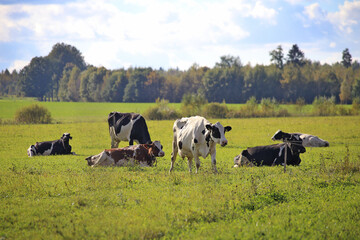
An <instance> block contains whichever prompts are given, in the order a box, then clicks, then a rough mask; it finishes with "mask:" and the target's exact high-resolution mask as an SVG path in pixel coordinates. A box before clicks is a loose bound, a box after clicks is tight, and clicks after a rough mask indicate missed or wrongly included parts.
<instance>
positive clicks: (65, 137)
mask: <svg viewBox="0 0 360 240" xmlns="http://www.w3.org/2000/svg"><path fill="white" fill-rule="evenodd" d="M61 139H62V140H64V141H69V139H72V137H71V136H70V133H64V134H63V135H62V137H61Z"/></svg>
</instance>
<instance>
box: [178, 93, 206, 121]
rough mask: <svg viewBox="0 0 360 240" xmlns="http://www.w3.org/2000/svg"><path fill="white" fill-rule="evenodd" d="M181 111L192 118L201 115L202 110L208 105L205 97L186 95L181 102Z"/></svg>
mask: <svg viewBox="0 0 360 240" xmlns="http://www.w3.org/2000/svg"><path fill="white" fill-rule="evenodd" d="M181 103H182V107H181V111H182V114H183V115H184V116H187V117H190V116H195V115H201V112H202V108H203V106H204V105H205V104H207V100H206V98H205V96H204V95H201V94H194V93H193V94H185V95H184V96H183V98H182V100H181Z"/></svg>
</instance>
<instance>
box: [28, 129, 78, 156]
mask: <svg viewBox="0 0 360 240" xmlns="http://www.w3.org/2000/svg"><path fill="white" fill-rule="evenodd" d="M70 139H72V137H71V136H70V133H64V134H63V135H62V137H61V138H60V139H58V140H54V141H47V142H37V143H36V144H35V145H31V146H30V147H29V148H28V150H27V154H28V156H29V157H32V156H36V155H58V154H59V155H60V154H74V153H72V152H71V146H70V144H69V140H70Z"/></svg>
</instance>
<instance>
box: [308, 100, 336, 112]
mask: <svg viewBox="0 0 360 240" xmlns="http://www.w3.org/2000/svg"><path fill="white" fill-rule="evenodd" d="M312 112H313V115H315V116H334V115H337V109H336V105H335V97H331V98H326V97H316V98H315V99H314V102H313V111H312Z"/></svg>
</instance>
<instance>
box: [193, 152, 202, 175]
mask: <svg viewBox="0 0 360 240" xmlns="http://www.w3.org/2000/svg"><path fill="white" fill-rule="evenodd" d="M194 159H195V164H196V173H198V171H199V168H200V164H201V163H200V158H199V156H195V157H194Z"/></svg>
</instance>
